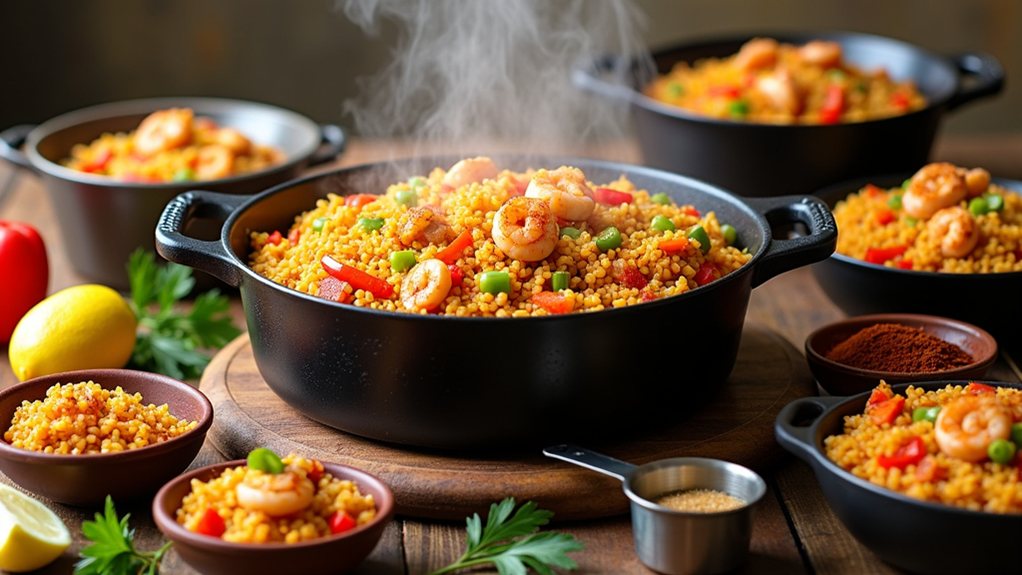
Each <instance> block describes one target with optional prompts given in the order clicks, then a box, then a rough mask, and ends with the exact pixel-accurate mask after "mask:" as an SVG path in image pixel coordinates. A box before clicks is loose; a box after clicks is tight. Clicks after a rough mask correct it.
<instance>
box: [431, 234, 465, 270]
mask: <svg viewBox="0 0 1022 575" xmlns="http://www.w3.org/2000/svg"><path fill="white" fill-rule="evenodd" d="M470 245H472V230H465V231H463V232H461V234H460V235H458V237H456V238H454V241H453V242H451V243H450V244H448V246H447V247H446V248H444V249H442V250H440V251H439V252H437V254H436V259H438V260H440V261H442V262H444V263H445V264H447V265H451V264H453V263H454V262H456V261H458V258H460V257H461V256H463V255H464V254H465V248H467V247H469V246H470Z"/></svg>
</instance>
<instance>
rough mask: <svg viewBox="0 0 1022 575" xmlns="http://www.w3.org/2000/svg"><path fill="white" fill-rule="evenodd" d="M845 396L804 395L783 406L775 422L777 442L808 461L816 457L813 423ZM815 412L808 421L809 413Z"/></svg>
mask: <svg viewBox="0 0 1022 575" xmlns="http://www.w3.org/2000/svg"><path fill="white" fill-rule="evenodd" d="M845 399H847V398H845V397H803V398H801V399H796V400H795V401H792V402H791V403H789V404H788V405H785V406H784V407H783V408H781V412H780V413H778V414H777V420H776V421H775V422H774V435H775V436H776V437H777V442H778V443H780V444H781V446H783V447H784V448H785V449H787V450H788V451H790V452H792V453H794V454H795V455H797V456H798V457H799V458H800V459H803V460H805V461H806V462H812V461H813V460H814V459H816V446H815V445H814V444H813V443H814V442H813V434H812V425H813V423H815V422H816V420H817V419H819V417H820V415H822V414H823V412H824V411H827V410H828V409H830V408H831V407H832V406H834V405H837V404H838V403H841V402H842V401H844V400H845ZM809 412H813V417H812V419H811V420H809V421H806V420H805V416H806V414H807V413H809Z"/></svg>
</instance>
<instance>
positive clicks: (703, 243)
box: [688, 226, 710, 254]
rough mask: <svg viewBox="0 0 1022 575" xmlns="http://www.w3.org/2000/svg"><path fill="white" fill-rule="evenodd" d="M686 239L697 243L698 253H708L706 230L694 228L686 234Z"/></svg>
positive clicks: (708, 244)
mask: <svg viewBox="0 0 1022 575" xmlns="http://www.w3.org/2000/svg"><path fill="white" fill-rule="evenodd" d="M688 239H690V240H695V241H697V242H699V251H701V252H703V253H704V254H705V253H709V251H710V236H709V235H707V234H706V230H704V229H703V226H696V227H694V228H692V229H691V231H689V232H688Z"/></svg>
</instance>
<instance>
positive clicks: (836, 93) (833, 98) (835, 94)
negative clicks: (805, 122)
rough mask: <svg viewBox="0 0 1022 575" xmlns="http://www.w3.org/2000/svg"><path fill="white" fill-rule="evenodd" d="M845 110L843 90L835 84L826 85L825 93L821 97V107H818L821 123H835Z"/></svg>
mask: <svg viewBox="0 0 1022 575" xmlns="http://www.w3.org/2000/svg"><path fill="white" fill-rule="evenodd" d="M844 110H845V91H844V90H843V89H842V88H841V86H839V85H837V84H831V85H830V86H827V94H826V95H825V96H824V97H823V107H822V108H820V123H821V124H836V123H838V121H840V120H841V113H842V112H844Z"/></svg>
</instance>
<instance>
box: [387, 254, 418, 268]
mask: <svg viewBox="0 0 1022 575" xmlns="http://www.w3.org/2000/svg"><path fill="white" fill-rule="evenodd" d="M414 265H415V252H414V251H412V250H400V251H396V252H391V254H390V269H392V270H394V271H396V272H403V271H405V270H407V269H410V268H411V267H412V266H414Z"/></svg>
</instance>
